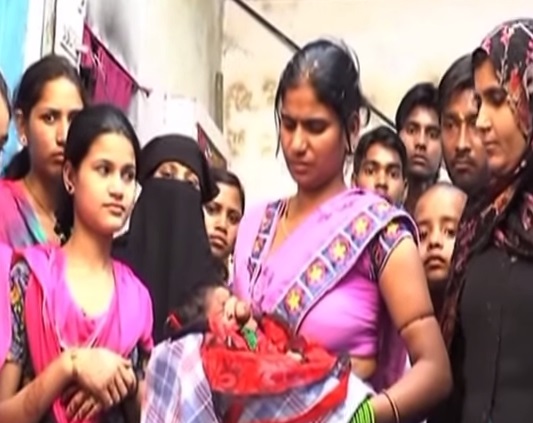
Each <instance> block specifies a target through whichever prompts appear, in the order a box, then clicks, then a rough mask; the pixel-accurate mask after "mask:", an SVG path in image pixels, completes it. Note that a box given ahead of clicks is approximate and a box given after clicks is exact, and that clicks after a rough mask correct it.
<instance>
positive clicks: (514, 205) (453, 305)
mask: <svg viewBox="0 0 533 423" xmlns="http://www.w3.org/2000/svg"><path fill="white" fill-rule="evenodd" d="M483 57H488V58H489V59H490V60H491V62H492V64H493V65H494V68H495V70H496V74H497V76H498V78H499V81H500V84H501V86H502V87H503V88H504V89H505V90H506V91H507V102H508V104H509V106H510V107H511V109H512V111H513V114H514V116H515V118H516V122H517V124H518V126H519V128H520V130H521V131H522V132H523V134H524V136H525V138H526V140H527V148H526V149H525V151H524V154H523V156H522V158H521V160H520V162H519V164H518V165H517V167H516V169H515V170H513V171H512V172H511V173H510V174H509V175H507V176H506V177H503V178H498V180H495V181H494V182H493V183H492V185H491V187H490V189H489V190H488V193H487V195H485V196H483V197H481V198H479V197H478V198H472V199H469V201H468V203H467V206H466V208H465V212H464V214H463V217H462V219H461V223H460V225H459V229H458V233H457V239H456V244H455V251H454V255H453V260H452V271H451V275H450V279H449V281H448V285H447V287H446V301H445V304H444V308H443V311H442V315H441V327H442V332H443V336H444V340H445V341H446V344H447V346H448V348H450V347H451V341H452V339H453V335H454V330H455V325H456V321H457V309H458V304H459V299H460V296H461V291H462V288H463V286H464V282H465V270H466V266H467V263H468V261H469V258H470V257H471V256H472V254H475V253H476V252H477V251H479V249H480V248H483V247H484V246H487V245H488V244H489V243H494V244H495V245H497V246H498V247H500V248H503V249H505V250H507V251H508V252H509V253H510V254H513V255H517V256H520V257H526V258H531V257H533V20H532V19H517V20H512V21H508V22H504V23H503V24H501V25H499V26H498V27H496V28H495V29H494V30H493V31H492V32H491V33H490V34H489V35H488V36H486V37H485V38H484V40H483V42H482V43H481V47H479V48H478V49H476V50H475V51H474V53H473V61H474V64H475V63H476V62H479V60H477V59H480V58H483Z"/></svg>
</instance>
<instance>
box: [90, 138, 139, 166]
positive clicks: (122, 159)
mask: <svg viewBox="0 0 533 423" xmlns="http://www.w3.org/2000/svg"><path fill="white" fill-rule="evenodd" d="M87 160H88V161H96V160H106V161H109V162H112V163H114V164H115V165H117V166H123V165H131V164H133V165H134V164H135V153H134V151H133V146H132V145H131V141H130V140H129V139H128V138H126V137H125V136H124V135H122V134H116V133H109V134H102V135H100V136H98V137H97V138H96V139H95V140H94V141H93V143H92V145H91V148H90V149H89V152H88V154H87Z"/></svg>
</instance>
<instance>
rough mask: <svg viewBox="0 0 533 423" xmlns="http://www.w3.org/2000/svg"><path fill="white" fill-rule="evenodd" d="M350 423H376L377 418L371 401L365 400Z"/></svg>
mask: <svg viewBox="0 0 533 423" xmlns="http://www.w3.org/2000/svg"><path fill="white" fill-rule="evenodd" d="M349 423H376V416H375V415H374V409H373V408H372V405H371V404H370V400H368V399H367V400H365V401H364V402H363V403H362V404H361V405H360V406H359V407H358V408H357V410H355V414H354V415H353V416H352V418H351V419H350V422H349Z"/></svg>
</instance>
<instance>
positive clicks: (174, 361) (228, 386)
mask: <svg viewBox="0 0 533 423" xmlns="http://www.w3.org/2000/svg"><path fill="white" fill-rule="evenodd" d="M204 295H205V297H206V307H205V309H204V312H205V315H204V317H203V318H200V319H195V320H194V321H193V322H191V323H188V324H185V325H184V326H182V325H181V324H180V322H179V316H178V315H179V313H173V314H172V315H171V316H170V318H169V324H170V326H171V327H172V331H173V332H174V335H173V336H172V338H171V339H169V340H168V341H165V342H163V343H161V344H160V345H158V346H157V347H156V348H155V350H154V352H153V354H152V358H151V359H150V363H149V364H148V372H147V378H146V380H147V395H146V401H145V403H144V405H143V416H142V422H143V423H148V422H150V423H162V422H180V423H186V422H191V423H192V422H228V423H245V422H249V423H251V422H255V423H282V422H283V423H300V422H301V423H304V422H331V423H334V422H335V423H336V422H339V423H348V422H350V421H352V420H351V419H352V417H353V416H354V414H355V412H356V410H357V408H358V406H359V405H360V404H361V403H362V402H363V401H364V400H365V399H366V398H367V397H368V396H369V395H370V394H371V390H370V388H369V387H368V386H367V385H365V384H364V383H363V382H362V381H361V380H360V379H359V378H358V377H357V376H355V375H354V374H353V373H352V372H351V366H350V361H349V359H348V357H345V358H337V357H334V356H332V355H330V354H329V353H327V352H326V351H325V350H324V349H323V348H321V347H320V346H318V345H316V344H313V343H312V342H309V341H307V340H305V339H303V338H301V337H297V336H293V335H292V334H291V332H290V330H289V329H288V328H287V327H286V326H285V325H284V323H283V322H281V321H278V320H277V319H276V318H275V317H273V316H262V317H259V318H256V319H254V318H250V313H249V310H248V308H247V307H246V305H244V304H242V303H241V302H239V301H238V300H237V299H236V298H235V297H232V296H231V295H230V293H229V291H228V290H227V289H226V288H225V287H216V288H211V290H208V291H205V290H204ZM233 313H234V314H235V315H233Z"/></svg>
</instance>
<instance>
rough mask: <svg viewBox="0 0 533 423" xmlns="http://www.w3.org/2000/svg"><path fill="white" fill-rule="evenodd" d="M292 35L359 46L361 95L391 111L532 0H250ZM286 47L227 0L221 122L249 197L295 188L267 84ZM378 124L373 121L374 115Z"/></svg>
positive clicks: (285, 55)
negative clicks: (279, 147) (278, 152)
mask: <svg viewBox="0 0 533 423" xmlns="http://www.w3.org/2000/svg"><path fill="white" fill-rule="evenodd" d="M249 4H250V5H252V6H253V7H254V8H255V9H256V10H257V11H259V12H261V13H262V14H263V15H264V16H265V17H267V18H268V19H269V20H270V21H271V22H272V23H274V24H275V25H276V26H278V27H279V28H280V29H282V30H283V31H284V32H285V33H286V34H287V35H289V36H290V37H291V38H292V39H293V40H295V41H296V42H298V43H301V44H303V43H305V42H306V41H309V40H311V39H313V38H316V37H317V36H320V35H324V34H328V35H335V36H340V37H343V38H344V39H345V40H346V41H347V42H348V43H349V44H350V45H351V46H352V47H354V48H355V49H356V51H357V53H358V56H359V59H360V62H361V68H362V83H363V88H364V91H365V93H366V95H367V96H368V97H369V98H370V99H371V100H372V101H373V102H374V103H375V104H376V105H377V106H378V107H379V108H380V109H381V110H382V111H383V112H385V113H386V114H387V115H388V116H389V117H391V118H392V117H393V116H394V113H395V109H396V106H397V103H398V102H399V100H400V98H401V96H402V95H403V93H404V92H405V90H406V89H407V88H409V86H411V85H412V84H414V83H416V82H418V81H421V80H429V81H438V79H439V78H440V75H441V73H442V72H443V70H444V69H445V68H446V67H447V66H448V65H449V64H450V63H451V61H452V60H454V59H455V58H456V57H458V56H459V55H461V54H463V53H465V52H467V51H469V50H470V49H472V48H473V47H474V46H475V45H476V43H477V42H478V41H479V40H480V38H481V37H482V36H483V35H484V34H485V33H486V32H488V30H490V29H491V28H492V27H493V26H494V25H496V24H497V23H499V22H500V21H502V20H504V19H508V18H512V17H516V16H521V15H523V16H527V15H530V16H533V9H532V8H531V2H530V1H528V0H513V1H512V2H490V5H489V3H487V2H485V1H483V0H468V1H459V0H451V1H450V0H434V1H431V2H428V1H422V0H402V1H397V0H375V1H372V2H370V1H365V0H327V1H325V0H249ZM289 57H290V52H289V51H288V49H287V48H286V47H285V46H283V45H282V44H281V43H280V42H279V41H277V40H276V39H274V38H273V36H272V35H271V34H270V33H268V32H267V31H266V30H265V29H264V28H262V27H261V26H259V24H258V23H257V22H255V21H253V20H252V19H251V18H250V17H249V16H248V15H246V14H245V13H244V12H243V11H242V10H241V9H240V8H239V7H238V6H237V5H235V4H234V3H233V2H232V1H231V0H228V1H226V9H225V25H224V55H223V72H224V82H225V131H226V134H227V136H228V137H229V140H230V141H231V143H232V145H233V151H234V154H235V155H236V157H235V158H234V159H233V161H232V167H233V169H234V170H235V171H236V172H238V174H239V175H240V176H241V177H242V178H243V180H244V183H245V186H246V189H247V195H248V196H249V198H250V201H251V202H254V201H257V200H259V199H263V198H272V197H276V196H279V195H281V194H284V193H287V192H290V191H291V190H293V189H294V186H293V184H292V181H291V180H290V177H289V176H288V174H287V172H286V169H285V166H284V163H283V160H282V159H281V158H278V159H276V158H275V155H274V152H275V144H276V132H275V127H274V119H273V116H274V115H273V92H274V90H275V87H276V83H277V79H278V77H279V74H280V72H281V70H282V68H283V66H284V65H285V63H286V62H287V60H288V59H289ZM372 124H375V121H372V123H371V125H372Z"/></svg>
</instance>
